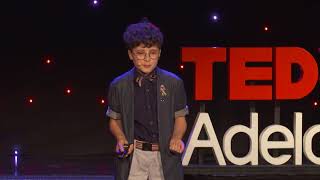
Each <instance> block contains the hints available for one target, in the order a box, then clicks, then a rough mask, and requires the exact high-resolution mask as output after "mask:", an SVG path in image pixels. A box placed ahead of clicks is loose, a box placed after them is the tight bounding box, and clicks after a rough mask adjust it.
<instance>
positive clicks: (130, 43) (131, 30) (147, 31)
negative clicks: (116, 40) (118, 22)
mask: <svg viewBox="0 0 320 180" xmlns="http://www.w3.org/2000/svg"><path fill="white" fill-rule="evenodd" d="M123 40H124V42H125V44H126V46H127V48H128V49H132V48H134V47H136V46H139V45H140V44H144V45H145V46H146V47H151V46H154V45H156V46H158V47H159V48H161V46H162V43H163V34H162V32H161V31H160V29H159V28H158V27H157V26H155V25H153V24H152V23H151V22H150V21H148V19H146V18H143V19H142V20H141V21H140V22H139V23H136V24H131V25H129V26H128V27H127V29H126V31H125V32H124V33H123Z"/></svg>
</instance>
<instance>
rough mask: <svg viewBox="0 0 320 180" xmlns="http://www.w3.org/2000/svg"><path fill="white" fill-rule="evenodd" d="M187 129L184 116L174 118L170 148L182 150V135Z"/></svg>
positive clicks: (179, 151)
mask: <svg viewBox="0 0 320 180" xmlns="http://www.w3.org/2000/svg"><path fill="white" fill-rule="evenodd" d="M186 129H187V122H186V118H185V117H184V116H180V117H177V118H175V122H174V129H173V134H172V137H171V140H170V146H169V148H170V150H171V151H174V152H178V153H182V152H183V151H184V148H185V145H184V143H183V141H182V138H183V135H184V133H185V132H186Z"/></svg>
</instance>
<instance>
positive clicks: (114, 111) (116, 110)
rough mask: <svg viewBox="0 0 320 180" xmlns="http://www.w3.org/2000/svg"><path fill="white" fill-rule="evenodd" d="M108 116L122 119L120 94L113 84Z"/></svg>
mask: <svg viewBox="0 0 320 180" xmlns="http://www.w3.org/2000/svg"><path fill="white" fill-rule="evenodd" d="M106 115H107V116H108V117H110V118H112V119H121V113H120V98H119V92H118V91H117V88H116V86H115V85H114V84H112V83H111V84H110V86H109V91H108V109H107V112H106Z"/></svg>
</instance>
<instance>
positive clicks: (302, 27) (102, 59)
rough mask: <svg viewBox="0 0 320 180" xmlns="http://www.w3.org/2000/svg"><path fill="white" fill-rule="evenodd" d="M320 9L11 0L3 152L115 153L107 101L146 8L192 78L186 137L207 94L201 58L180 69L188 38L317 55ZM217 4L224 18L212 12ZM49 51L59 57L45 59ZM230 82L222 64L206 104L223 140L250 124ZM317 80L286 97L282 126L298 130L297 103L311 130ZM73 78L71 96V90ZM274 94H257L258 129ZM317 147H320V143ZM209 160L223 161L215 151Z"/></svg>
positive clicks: (1, 106) (1, 32) (171, 56)
mask: <svg viewBox="0 0 320 180" xmlns="http://www.w3.org/2000/svg"><path fill="white" fill-rule="evenodd" d="M319 12H320V2H317V1H232V0H221V1H214V0H210V1H209V0H208V1H186V0H185V1H166V0H162V1H147V0H135V1H132V0H131V1H129V0H128V1H115V0H103V1H100V5H99V6H97V7H93V6H92V2H91V1H89V0H77V1H72V0H65V1H60V0H55V1H32V0H30V1H15V0H13V1H2V2H1V3H0V23H1V24H0V82H1V86H0V156H1V157H2V158H5V157H9V156H11V153H12V149H13V147H14V146H15V145H16V146H18V147H19V148H20V149H21V152H22V153H23V154H24V156H25V157H29V158H30V159H32V158H35V159H41V158H50V157H52V158H54V159H64V158H66V157H84V156H85V157H88V158H93V157H102V156H103V157H112V156H113V150H114V139H113V138H112V136H111V135H110V133H109V131H108V126H107V125H108V123H107V118H106V117H105V110H106V104H107V103H106V104H101V103H100V100H101V98H105V95H106V92H107V87H108V84H109V83H110V81H111V80H112V79H113V78H115V77H116V76H118V75H120V74H121V73H123V72H125V71H127V70H129V69H130V68H131V67H132V64H131V62H130V61H129V59H128V57H127V50H126V49H125V46H124V44H123V42H122V33H123V32H124V30H125V28H126V27H127V25H128V24H130V23H136V22H138V21H139V20H140V19H141V18H142V17H148V18H149V20H150V21H152V22H153V23H154V24H155V25H157V26H159V27H160V28H161V30H162V32H163V33H164V35H165V41H164V45H163V50H162V57H161V59H160V61H159V66H160V67H162V68H164V69H167V70H169V71H172V72H174V73H176V74H178V75H179V76H181V77H182V78H183V79H184V81H185V87H186V89H187V93H188V103H189V106H190V110H191V112H190V116H189V117H188V122H189V124H188V125H189V127H188V133H187V134H186V138H187V137H188V135H189V131H190V129H191V127H192V125H193V122H194V119H195V117H196V114H197V113H198V112H199V104H200V102H195V101H194V100H193V85H194V78H193V75H194V66H193V65H192V64H185V68H184V70H181V69H179V65H180V62H181V60H180V50H181V47H192V46H194V47H211V46H218V47H275V46H300V47H303V48H305V49H307V50H308V51H309V52H310V53H311V54H313V56H314V57H315V59H316V60H317V61H318V60H319V52H318V47H320V46H319V45H320V44H319V42H320V36H319V32H320V25H319V18H320V14H319ZM212 13H218V16H219V18H220V20H219V21H217V22H214V21H212V19H210V18H211V15H212ZM265 25H267V26H268V27H269V28H270V30H269V31H267V32H265V31H264V26H265ZM48 58H49V59H51V60H52V64H50V65H48V64H46V63H45V60H46V59H48ZM227 82H228V81H227V67H226V65H225V64H223V63H218V64H217V65H215V66H214V87H215V88H214V90H213V93H214V96H215V97H216V99H215V100H213V101H211V102H204V103H205V104H206V111H207V112H209V113H210V115H211V118H212V119H213V120H214V126H215V129H216V131H217V135H218V138H219V140H222V137H223V134H224V132H225V131H226V130H227V129H228V128H229V127H231V126H232V125H235V124H240V123H241V124H244V125H249V102H247V101H229V100H228V99H227ZM318 86H319V85H318V84H317V86H316V87H315V89H314V90H313V91H312V93H311V94H309V95H308V96H307V97H305V98H304V99H301V100H296V101H282V102H280V106H281V124H282V125H284V126H287V127H288V128H289V129H291V130H292V121H293V118H292V117H293V112H295V111H301V112H303V120H304V130H305V129H307V128H308V127H310V126H311V125H313V124H317V123H318V121H319V112H318V108H317V107H314V106H313V102H314V101H317V100H318V97H319V96H318V91H319V87H318ZM68 87H69V88H71V90H72V94H71V95H67V94H66V93H65V90H66V88H68ZM288 93H290V92H288ZM29 97H31V98H32V99H33V100H34V102H33V103H32V104H30V103H28V98H29ZM106 101H107V99H106ZM274 103H275V102H272V101H257V102H256V110H257V112H259V113H260V114H259V128H260V129H259V131H261V130H262V129H263V128H264V127H266V126H267V125H270V124H273V108H274ZM243 138H244V139H245V141H237V139H239V140H241V139H243ZM317 138H318V137H317ZM220 142H221V141H220ZM315 142H317V141H315ZM246 143H247V139H246V136H241V135H239V136H236V137H235V142H234V146H236V147H237V149H235V150H234V151H235V154H238V155H239V156H240V155H245V154H246V153H247V151H248V147H247V145H246ZM221 145H222V144H221ZM315 151H317V152H316V154H318V155H319V154H320V153H319V152H318V151H319V148H317V147H315ZM289 152H291V151H289ZM208 162H211V163H215V161H213V160H212V161H211V159H210V158H209V159H208Z"/></svg>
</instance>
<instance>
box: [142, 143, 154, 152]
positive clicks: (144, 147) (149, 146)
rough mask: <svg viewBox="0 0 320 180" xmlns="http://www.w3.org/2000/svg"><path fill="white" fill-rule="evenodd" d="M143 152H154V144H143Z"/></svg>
mask: <svg viewBox="0 0 320 180" xmlns="http://www.w3.org/2000/svg"><path fill="white" fill-rule="evenodd" d="M142 150H144V151H152V144H151V143H147V142H144V143H142Z"/></svg>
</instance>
